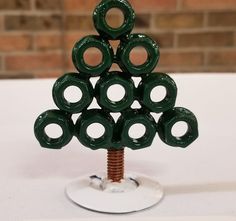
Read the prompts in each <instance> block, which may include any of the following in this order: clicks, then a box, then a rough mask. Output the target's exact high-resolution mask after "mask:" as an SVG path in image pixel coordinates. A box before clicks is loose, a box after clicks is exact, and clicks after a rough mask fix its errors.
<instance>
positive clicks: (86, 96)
mask: <svg viewBox="0 0 236 221" xmlns="http://www.w3.org/2000/svg"><path fill="white" fill-rule="evenodd" d="M70 86H75V87H78V88H79V89H80V90H81V92H82V97H81V99H80V100H79V101H78V102H75V103H71V102H69V101H67V100H66V99H65V96H64V91H65V90H66V89H67V88H68V87H70ZM52 94H53V99H54V102H55V104H56V105H57V107H58V108H59V109H61V110H64V111H67V112H69V113H79V112H81V111H82V110H83V109H84V108H87V107H88V106H89V105H90V104H91V102H92V100H93V86H92V84H91V83H90V81H89V80H84V79H82V78H81V77H79V74H78V73H68V74H65V75H63V76H62V77H60V78H58V79H57V81H56V82H55V84H54V86H53V90H52Z"/></svg>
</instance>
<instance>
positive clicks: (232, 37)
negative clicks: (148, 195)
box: [0, 0, 236, 78]
mask: <svg viewBox="0 0 236 221" xmlns="http://www.w3.org/2000/svg"><path fill="white" fill-rule="evenodd" d="M98 2H100V1H99V0H0V78H23V77H24V78H31V77H56V76H59V75H61V74H63V73H64V72H66V71H73V70H74V67H73V65H72V63H71V49H72V47H73V44H74V43H75V41H76V40H79V39H80V38H81V37H82V36H84V35H88V34H91V33H96V32H95V29H94V28H93V23H92V16H91V14H92V12H93V9H94V8H95V6H96V5H97V3H98ZM130 3H131V4H132V5H133V7H134V9H135V11H136V14H137V18H136V26H135V30H134V32H141V33H146V34H148V35H150V36H151V37H152V38H154V39H155V40H156V41H157V42H158V43H159V45H160V46H161V58H160V62H159V66H158V68H157V70H159V71H166V72H235V71H236V0H130ZM109 19H110V22H111V23H112V24H114V25H116V23H117V22H119V21H120V20H121V17H120V16H119V14H116V13H114V14H112V15H110V16H109ZM111 43H112V45H113V46H116V45H117V43H116V42H111ZM140 55H143V52H142V51H141V50H140V51H139V50H136V51H135V52H134V53H133V55H132V59H134V61H136V62H141V61H140ZM98 56H99V55H98V54H97V53H96V52H95V51H91V52H90V54H89V55H88V56H87V59H88V60H89V61H90V62H94V61H96V60H97V59H99V58H98ZM114 68H116V67H114Z"/></svg>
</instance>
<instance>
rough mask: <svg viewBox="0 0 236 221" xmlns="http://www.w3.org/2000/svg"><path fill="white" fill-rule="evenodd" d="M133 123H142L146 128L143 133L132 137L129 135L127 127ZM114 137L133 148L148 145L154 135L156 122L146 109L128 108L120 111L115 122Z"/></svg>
mask: <svg viewBox="0 0 236 221" xmlns="http://www.w3.org/2000/svg"><path fill="white" fill-rule="evenodd" d="M134 124H142V125H144V126H145V128H146V132H145V134H144V135H143V136H142V137H140V138H138V139H134V138H132V137H130V136H129V129H130V127H132V126H133V125H134ZM115 135H116V137H117V138H118V137H119V138H120V140H121V142H122V144H123V145H124V146H125V147H129V148H131V149H133V150H136V149H141V148H145V147H148V146H150V145H151V144H152V141H153V139H154V137H155V135H156V123H155V120H154V118H153V117H152V116H151V115H150V114H149V113H148V112H146V111H144V110H142V109H141V110H139V109H128V110H126V111H124V112H122V114H121V116H120V118H119V119H118V121H117V124H116V134H115Z"/></svg>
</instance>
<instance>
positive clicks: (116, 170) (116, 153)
mask: <svg viewBox="0 0 236 221" xmlns="http://www.w3.org/2000/svg"><path fill="white" fill-rule="evenodd" d="M107 178H108V180H112V182H121V180H122V179H124V149H121V150H108V151H107Z"/></svg>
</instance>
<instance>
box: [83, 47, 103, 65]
mask: <svg viewBox="0 0 236 221" xmlns="http://www.w3.org/2000/svg"><path fill="white" fill-rule="evenodd" d="M83 59H84V62H85V63H86V65H88V66H91V67H96V66H98V65H100V64H101V63H102V61H103V54H102V52H101V50H100V49H98V48H96V47H91V48H88V49H86V50H85V52H84V54H83Z"/></svg>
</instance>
